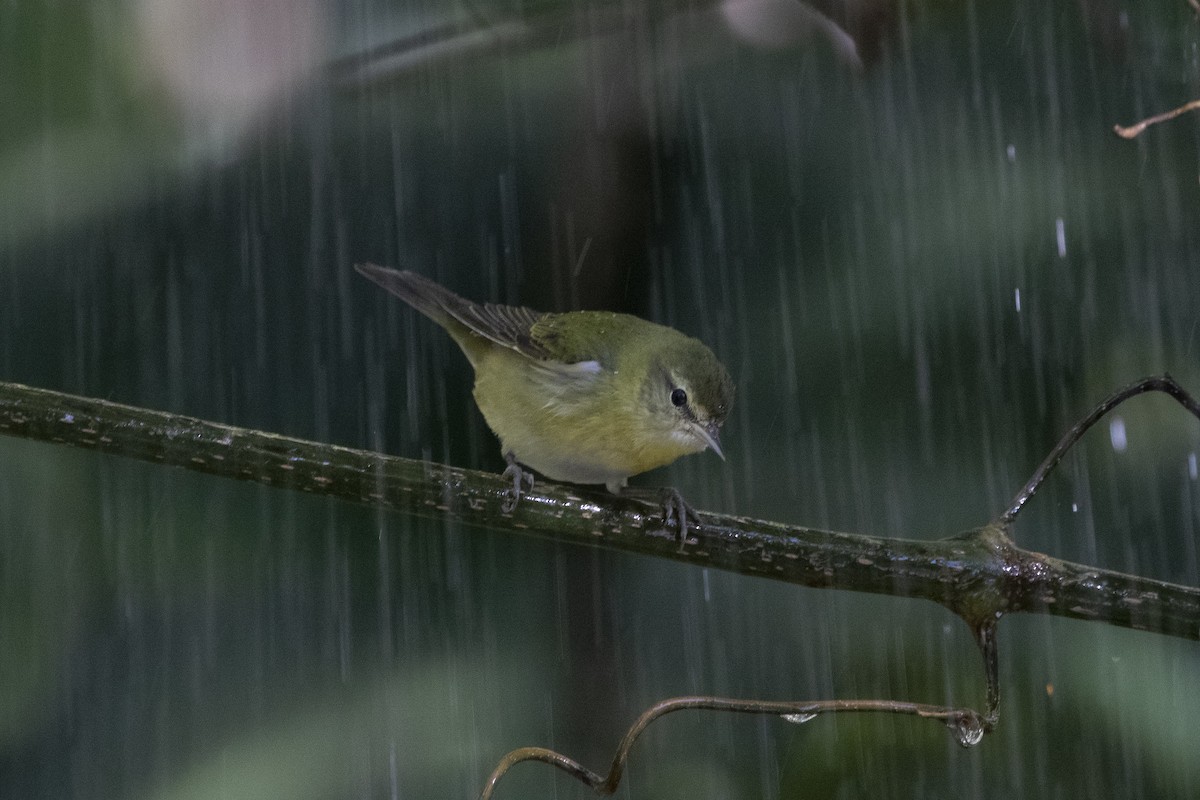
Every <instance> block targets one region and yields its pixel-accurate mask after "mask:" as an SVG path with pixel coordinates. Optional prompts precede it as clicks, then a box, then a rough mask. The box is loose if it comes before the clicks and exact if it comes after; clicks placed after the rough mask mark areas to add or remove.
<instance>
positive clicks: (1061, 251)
mask: <svg viewBox="0 0 1200 800" xmlns="http://www.w3.org/2000/svg"><path fill="white" fill-rule="evenodd" d="M1054 238H1055V240H1056V241H1057V242H1058V257H1059V258H1066V257H1067V229H1066V226H1065V225H1064V224H1063V218H1062V217H1059V218H1058V219H1056V220H1054Z"/></svg>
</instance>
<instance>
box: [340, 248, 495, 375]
mask: <svg viewBox="0 0 1200 800" xmlns="http://www.w3.org/2000/svg"><path fill="white" fill-rule="evenodd" d="M354 269H356V270H358V272H359V273H360V274H361V275H362V276H363V277H365V278H368V279H370V280H371V281H372V282H374V283H377V284H379V285H380V286H381V287H383V288H384V289H386V290H387V291H388V292H390V293H392V294H394V295H396V297H399V298H400V299H401V300H403V301H404V302H406V303H408V304H409V305H410V306H412V307H413V308H415V309H416V310H417V311H420V312H421V313H422V314H424V315H425V316H427V317H429V318H430V319H431V320H433V321H434V322H436V323H437V324H438V325H441V326H442V327H443V328H445V329H446V332H447V333H449V334H450V336H451V337H453V338H454V341H456V342H457V343H458V346H459V347H461V348H462V349H463V352H464V353H466V354H467V357H468V358H469V359H471V361H472V363H474V361H475V353H474V350H475V349H476V348H477V346H478V345H476V343H475V341H474V339H475V337H473V336H471V335H470V333H471V328H470V327H469V326H467V325H465V324H464V323H463V321H462V315H463V313H464V312H469V310H470V309H471V308H472V307H473V306H474V305H475V304H474V303H472V302H471V301H470V300H467V299H465V298H462V297H459V296H458V295H456V294H455V293H454V292H452V291H450V290H449V289H447V288H446V287H444V286H442V285H441V284H438V283H435V282H433V281H431V280H430V279H429V278H426V277H425V276H423V275H418V274H417V273H415V272H409V271H408V270H403V271H401V270H395V269H388V268H387V267H381V266H379V265H377V264H355V265H354Z"/></svg>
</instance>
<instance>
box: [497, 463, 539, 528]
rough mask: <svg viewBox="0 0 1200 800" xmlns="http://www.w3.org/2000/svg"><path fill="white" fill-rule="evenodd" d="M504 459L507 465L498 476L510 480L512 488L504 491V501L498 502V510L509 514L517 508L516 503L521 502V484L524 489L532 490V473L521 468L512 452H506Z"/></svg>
mask: <svg viewBox="0 0 1200 800" xmlns="http://www.w3.org/2000/svg"><path fill="white" fill-rule="evenodd" d="M504 460H505V461H507V462H508V466H507V467H505V468H504V472H503V473H501V475H500V477H502V478H508V479H509V480H511V481H512V489H510V490H508V491H506V492H505V493H504V502H502V503H501V504H500V510H501V511H502V512H504V513H505V514H511V513H512V512H514V511H516V510H517V504H518V503H520V502H521V485H522V484H525V491H527V492H532V491H533V473H532V472H528V471H526V470H524V469H522V468H521V465H520V464H518V463H517V459H516V458H514V457H513V454H512V453H506V454H505V456H504Z"/></svg>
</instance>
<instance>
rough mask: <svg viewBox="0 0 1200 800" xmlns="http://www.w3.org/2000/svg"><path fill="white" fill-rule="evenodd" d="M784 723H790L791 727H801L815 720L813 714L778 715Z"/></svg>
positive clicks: (815, 716)
mask: <svg viewBox="0 0 1200 800" xmlns="http://www.w3.org/2000/svg"><path fill="white" fill-rule="evenodd" d="M780 716H781V717H782V718H783V720H784V721H785V722H790V723H792V724H793V725H803V724H804V723H806V722H810V721H812V720H814V719H816V718H817V715H816V714H815V713H806V714H780Z"/></svg>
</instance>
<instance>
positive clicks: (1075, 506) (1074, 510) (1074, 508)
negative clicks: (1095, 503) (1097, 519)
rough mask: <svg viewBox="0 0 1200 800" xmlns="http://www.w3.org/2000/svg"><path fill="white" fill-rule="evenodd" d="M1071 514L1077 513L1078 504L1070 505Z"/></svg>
mask: <svg viewBox="0 0 1200 800" xmlns="http://www.w3.org/2000/svg"><path fill="white" fill-rule="evenodd" d="M1071 513H1072V514H1078V513H1079V503H1071Z"/></svg>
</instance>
